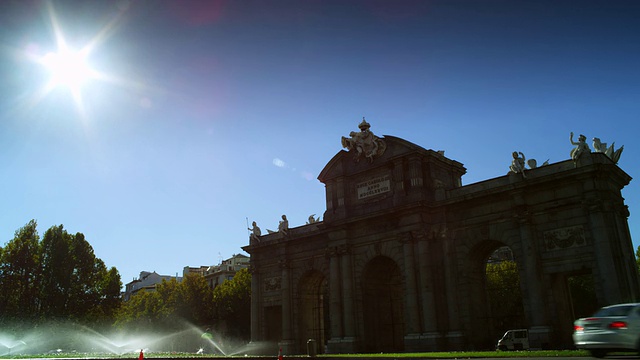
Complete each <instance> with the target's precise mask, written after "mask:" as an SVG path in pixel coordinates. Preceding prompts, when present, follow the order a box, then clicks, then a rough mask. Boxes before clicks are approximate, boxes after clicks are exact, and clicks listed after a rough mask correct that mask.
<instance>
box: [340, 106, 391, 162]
mask: <svg viewBox="0 0 640 360" xmlns="http://www.w3.org/2000/svg"><path fill="white" fill-rule="evenodd" d="M370 127H371V125H369V123H368V122H366V121H365V119H364V117H363V118H362V122H361V123H360V124H359V125H358V128H360V132H357V131H352V132H350V133H349V137H344V136H343V137H342V147H343V148H346V149H347V150H349V151H350V152H354V153H355V161H360V159H362V158H366V159H368V160H369V162H370V163H371V162H373V158H374V157H378V156H381V155H382V154H383V153H384V151H385V150H386V149H387V144H386V143H385V142H384V140H382V139H380V138H379V137H377V136H375V135H374V134H373V133H372V132H371V130H369V128H370Z"/></svg>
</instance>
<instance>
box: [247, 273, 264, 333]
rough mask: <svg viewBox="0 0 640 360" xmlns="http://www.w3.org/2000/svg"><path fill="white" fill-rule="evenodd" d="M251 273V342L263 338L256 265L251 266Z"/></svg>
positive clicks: (258, 279) (260, 296)
mask: <svg viewBox="0 0 640 360" xmlns="http://www.w3.org/2000/svg"><path fill="white" fill-rule="evenodd" d="M249 272H250V273H251V342H256V341H260V340H262V336H261V335H260V321H259V319H260V315H259V314H260V302H261V301H260V300H261V298H262V294H260V276H259V274H258V271H257V269H256V268H255V267H254V266H249Z"/></svg>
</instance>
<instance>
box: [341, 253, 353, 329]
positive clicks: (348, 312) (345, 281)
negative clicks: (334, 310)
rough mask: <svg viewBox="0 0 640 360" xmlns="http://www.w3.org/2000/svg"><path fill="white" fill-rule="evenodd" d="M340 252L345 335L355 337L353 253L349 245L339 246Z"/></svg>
mask: <svg viewBox="0 0 640 360" xmlns="http://www.w3.org/2000/svg"><path fill="white" fill-rule="evenodd" d="M338 253H339V254H340V256H341V258H340V260H341V272H342V300H343V301H342V303H343V315H342V318H343V321H344V333H343V336H344V337H347V338H353V337H355V326H354V316H355V309H354V306H353V270H352V267H351V254H350V251H349V247H348V246H347V245H341V246H339V247H338Z"/></svg>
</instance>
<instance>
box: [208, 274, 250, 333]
mask: <svg viewBox="0 0 640 360" xmlns="http://www.w3.org/2000/svg"><path fill="white" fill-rule="evenodd" d="M213 305H214V311H215V319H216V320H217V321H221V322H224V323H225V324H226V327H227V329H228V335H231V336H233V337H237V338H241V339H249V338H250V336H251V274H250V273H249V270H247V269H242V270H240V271H238V272H237V273H236V274H235V276H234V277H233V279H231V280H228V281H225V282H223V283H222V284H220V285H219V286H218V287H216V288H215V289H214V290H213Z"/></svg>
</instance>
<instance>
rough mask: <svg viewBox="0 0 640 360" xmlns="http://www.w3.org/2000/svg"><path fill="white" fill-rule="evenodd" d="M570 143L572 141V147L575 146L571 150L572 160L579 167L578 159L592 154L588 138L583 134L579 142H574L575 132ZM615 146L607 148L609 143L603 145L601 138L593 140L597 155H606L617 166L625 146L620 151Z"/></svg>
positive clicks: (570, 137)
mask: <svg viewBox="0 0 640 360" xmlns="http://www.w3.org/2000/svg"><path fill="white" fill-rule="evenodd" d="M569 141H571V145H574V146H575V148H573V149H572V150H571V153H570V154H571V159H572V160H573V162H574V163H575V164H576V165H577V161H578V159H580V157H581V156H582V155H584V154H588V153H591V149H590V148H589V145H588V144H587V137H586V136H584V135H582V134H580V136H578V142H575V141H573V132H571V135H570V136H569ZM615 144H616V143H615V142H613V143H612V144H611V146H609V147H607V143H603V142H602V141H600V138H597V137H594V138H593V150H594V151H595V152H597V153H604V154H605V155H607V157H608V158H609V159H611V161H613V162H614V163H615V164H617V163H618V161H619V160H620V156H621V155H622V151H623V150H624V145H623V146H621V147H620V148H619V149H618V150H615V148H614V147H615Z"/></svg>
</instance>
